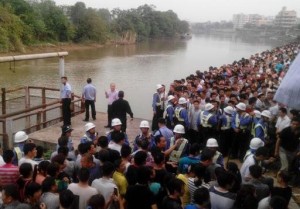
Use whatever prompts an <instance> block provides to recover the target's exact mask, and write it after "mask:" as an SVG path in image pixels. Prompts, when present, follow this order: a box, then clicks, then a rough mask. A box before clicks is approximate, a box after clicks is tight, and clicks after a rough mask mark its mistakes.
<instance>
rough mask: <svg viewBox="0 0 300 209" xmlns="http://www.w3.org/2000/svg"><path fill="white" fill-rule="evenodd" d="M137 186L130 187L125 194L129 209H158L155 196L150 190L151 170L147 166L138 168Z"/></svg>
mask: <svg viewBox="0 0 300 209" xmlns="http://www.w3.org/2000/svg"><path fill="white" fill-rule="evenodd" d="M136 176H137V177H136V179H137V184H135V185H131V186H129V187H128V189H127V192H126V194H125V197H124V198H125V205H126V206H127V209H139V208H143V209H156V208H157V206H156V203H155V198H154V194H153V193H152V192H151V190H150V189H149V186H148V183H149V181H150V176H151V170H150V169H149V168H148V167H146V166H140V167H139V168H137V173H136Z"/></svg>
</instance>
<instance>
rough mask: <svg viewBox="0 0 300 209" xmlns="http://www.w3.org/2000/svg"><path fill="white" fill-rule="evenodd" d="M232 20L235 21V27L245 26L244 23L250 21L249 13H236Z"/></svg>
mask: <svg viewBox="0 0 300 209" xmlns="http://www.w3.org/2000/svg"><path fill="white" fill-rule="evenodd" d="M232 22H233V28H234V29H239V28H243V27H244V25H245V24H247V23H248V22H249V15H245V14H235V15H233V20H232Z"/></svg>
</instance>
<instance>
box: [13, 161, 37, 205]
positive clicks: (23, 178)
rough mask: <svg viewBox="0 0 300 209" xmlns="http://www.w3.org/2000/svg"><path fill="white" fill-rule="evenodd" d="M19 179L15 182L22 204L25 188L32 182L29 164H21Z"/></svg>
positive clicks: (31, 171)
mask: <svg viewBox="0 0 300 209" xmlns="http://www.w3.org/2000/svg"><path fill="white" fill-rule="evenodd" d="M19 172H20V177H19V178H18V180H17V181H16V183H17V185H18V190H19V200H20V202H23V201H24V199H25V187H26V186H27V185H28V184H29V183H30V182H32V174H33V170H32V165H31V164H30V163H23V164H22V165H21V166H20V167H19Z"/></svg>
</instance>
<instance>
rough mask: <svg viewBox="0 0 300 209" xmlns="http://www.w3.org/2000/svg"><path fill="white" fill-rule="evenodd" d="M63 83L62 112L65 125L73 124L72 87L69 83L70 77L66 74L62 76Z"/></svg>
mask: <svg viewBox="0 0 300 209" xmlns="http://www.w3.org/2000/svg"><path fill="white" fill-rule="evenodd" d="M61 83H62V84H63V88H62V90H61V95H60V98H61V103H62V114H63V121H64V126H70V125H71V108H70V104H71V97H72V88H71V85H70V84H69V83H68V78H67V77H66V76H63V77H61Z"/></svg>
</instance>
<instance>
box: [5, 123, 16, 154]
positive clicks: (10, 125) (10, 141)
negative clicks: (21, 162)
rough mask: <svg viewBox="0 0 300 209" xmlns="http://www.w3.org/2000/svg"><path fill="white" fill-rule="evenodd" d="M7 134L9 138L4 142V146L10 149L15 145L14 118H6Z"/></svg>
mask: <svg viewBox="0 0 300 209" xmlns="http://www.w3.org/2000/svg"><path fill="white" fill-rule="evenodd" d="M5 134H6V136H7V138H6V139H7V140H5V141H4V142H3V146H4V147H6V149H7V148H9V149H12V148H13V147H14V142H13V120H12V119H11V118H8V119H6V121H5Z"/></svg>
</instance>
